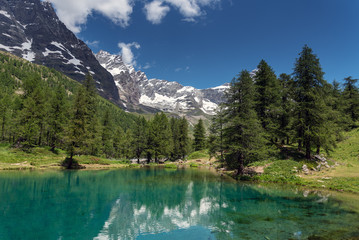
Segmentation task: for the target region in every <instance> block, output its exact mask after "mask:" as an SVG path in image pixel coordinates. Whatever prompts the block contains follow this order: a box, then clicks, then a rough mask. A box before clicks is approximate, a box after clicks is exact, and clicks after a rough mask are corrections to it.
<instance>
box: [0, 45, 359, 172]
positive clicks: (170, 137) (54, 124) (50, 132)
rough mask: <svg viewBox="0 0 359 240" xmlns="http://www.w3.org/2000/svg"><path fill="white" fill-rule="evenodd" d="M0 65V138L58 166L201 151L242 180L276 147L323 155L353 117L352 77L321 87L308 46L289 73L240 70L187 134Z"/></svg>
mask: <svg viewBox="0 0 359 240" xmlns="http://www.w3.org/2000/svg"><path fill="white" fill-rule="evenodd" d="M0 64H1V65H0V70H1V71H0V81H1V89H0V124H1V125H0V131H1V132H0V133H1V141H3V142H8V143H10V144H11V146H13V147H14V148H20V149H22V150H24V151H31V149H32V148H33V147H35V146H47V147H49V148H51V151H56V149H63V150H66V151H67V153H68V158H67V159H66V161H65V164H66V166H67V167H71V166H72V164H73V158H74V156H76V155H92V156H103V157H106V158H112V159H137V160H138V162H139V161H140V159H142V158H145V159H147V162H148V163H149V162H150V161H154V162H156V163H158V162H159V161H160V159H169V160H177V159H185V158H186V156H187V155H188V154H189V153H190V152H191V151H201V150H204V149H208V152H209V155H210V156H211V157H216V158H217V159H218V160H220V161H221V162H222V163H223V164H225V166H226V167H227V168H228V169H236V170H237V171H238V174H242V173H243V171H244V169H245V167H246V166H247V165H249V164H250V163H253V162H255V161H261V160H263V159H267V158H269V157H272V156H275V154H276V153H277V152H278V151H280V149H281V147H282V146H284V145H292V146H293V145H295V146H296V148H297V151H298V152H299V153H303V156H304V157H305V158H307V159H311V158H312V156H313V155H315V154H320V153H321V151H325V152H330V151H331V150H332V149H333V148H335V145H336V143H337V141H338V140H340V139H341V133H342V132H343V131H346V130H350V129H352V128H355V127H357V126H356V122H357V120H358V118H359V90H358V88H357V86H356V82H357V79H353V78H352V77H347V78H345V79H344V82H343V84H339V83H338V82H336V81H334V82H333V83H332V84H330V83H328V82H327V81H326V80H325V79H324V72H323V70H322V68H321V65H320V62H319V58H318V57H317V56H316V55H315V54H314V52H313V50H312V49H311V48H309V47H308V46H304V47H303V49H302V51H301V52H300V54H299V57H298V58H297V59H296V61H295V64H294V68H293V69H294V71H293V73H292V74H291V75H288V74H284V73H283V74H280V75H279V76H277V75H276V74H275V72H274V70H273V69H272V67H271V66H270V65H269V64H268V63H267V62H266V61H265V60H262V61H260V63H259V64H258V66H257V69H256V70H255V71H254V72H253V73H251V72H249V71H247V70H243V71H241V72H240V73H239V74H238V75H237V76H236V77H235V78H234V79H233V80H232V82H231V83H230V88H229V89H228V91H227V92H226V93H225V97H224V102H223V104H221V105H220V107H219V109H218V111H217V114H216V115H215V116H213V117H212V124H211V126H210V127H209V129H207V130H206V129H205V126H204V123H203V120H202V119H201V120H199V122H198V124H196V125H195V126H194V129H193V134H192V133H190V130H189V123H188V122H187V120H186V118H184V117H183V118H180V117H168V116H167V115H166V114H164V113H157V114H155V115H154V116H152V117H150V118H147V119H146V118H145V117H144V116H141V115H140V114H137V115H135V114H130V113H126V112H125V111H123V110H121V109H120V108H118V107H117V106H115V105H114V104H112V103H111V102H109V101H107V100H105V99H103V98H101V97H100V96H99V95H98V94H97V89H96V86H95V82H94V80H93V79H92V77H91V75H89V74H88V75H86V76H84V80H83V82H82V84H79V83H77V82H75V81H73V80H71V79H69V78H67V77H65V76H64V75H62V74H60V73H59V72H57V71H55V70H51V69H48V68H46V67H42V66H38V65H34V64H31V63H29V62H26V61H24V60H20V59H18V58H16V57H13V56H11V55H9V54H0ZM191 135H193V137H190V136H191ZM192 138H193V139H192Z"/></svg>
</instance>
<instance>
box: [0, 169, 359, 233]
mask: <svg viewBox="0 0 359 240" xmlns="http://www.w3.org/2000/svg"><path fill="white" fill-rule="evenodd" d="M358 200H359V197H358V198H357V199H355V197H354V200H353V199H352V200H351V202H358ZM349 202H350V201H349ZM358 237H359V214H358V212H357V211H356V210H355V208H352V207H351V206H350V205H348V203H347V201H343V198H342V197H341V198H340V199H339V198H337V197H335V196H332V194H331V193H320V192H313V191H308V190H300V189H296V187H292V188H288V187H283V186H282V187H280V186H263V185H258V184H248V183H237V182H234V181H231V180H230V179H226V178H221V177H219V176H217V175H215V174H213V173H212V172H210V171H207V170H199V169H186V170H166V169H160V168H148V169H144V168H142V169H123V170H106V171H102V170H101V171H43V172H42V171H34V172H21V171H18V172H15V171H14V172H0V239H2V240H4V239H11V240H14V239H77V240H79V239H138V240H152V239H153V240H154V239H156V240H161V239H169V240H177V239H185V240H192V239H193V240H202V239H203V240H211V239H357V238H358Z"/></svg>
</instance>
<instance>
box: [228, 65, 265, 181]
mask: <svg viewBox="0 0 359 240" xmlns="http://www.w3.org/2000/svg"><path fill="white" fill-rule="evenodd" d="M255 91H256V89H255V86H254V83H253V80H252V78H251V77H250V74H249V72H248V71H245V70H244V71H242V72H241V73H240V74H239V75H238V77H237V78H236V79H233V80H232V83H231V86H230V89H229V90H228V92H227V96H226V98H227V100H226V102H225V103H224V106H225V113H224V118H225V122H226V126H225V127H224V135H223V138H224V142H225V146H226V154H225V159H226V162H227V165H228V166H229V167H230V168H232V169H237V170H238V173H239V174H242V173H243V170H244V167H245V166H247V165H248V164H250V163H251V162H254V161H257V160H260V158H261V157H263V156H261V155H262V154H263V153H264V151H263V147H264V145H265V139H264V130H263V129H262V126H261V124H260V121H259V119H258V117H257V113H256V111H255V99H254V97H255V93H256V92H255Z"/></svg>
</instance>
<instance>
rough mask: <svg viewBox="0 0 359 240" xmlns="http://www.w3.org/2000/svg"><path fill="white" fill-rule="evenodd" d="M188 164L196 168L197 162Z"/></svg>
mask: <svg viewBox="0 0 359 240" xmlns="http://www.w3.org/2000/svg"><path fill="white" fill-rule="evenodd" d="M189 166H190V167H192V168H197V167H198V164H197V163H190V164H189Z"/></svg>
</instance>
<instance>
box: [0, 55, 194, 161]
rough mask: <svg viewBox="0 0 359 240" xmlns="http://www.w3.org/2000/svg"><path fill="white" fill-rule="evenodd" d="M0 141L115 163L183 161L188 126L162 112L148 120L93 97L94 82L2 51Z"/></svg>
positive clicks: (187, 145) (186, 123) (27, 149)
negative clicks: (48, 148) (141, 160)
mask: <svg viewBox="0 0 359 240" xmlns="http://www.w3.org/2000/svg"><path fill="white" fill-rule="evenodd" d="M0 133H1V135H0V140H1V141H7V142H9V143H10V144H12V145H13V146H15V147H17V148H21V149H23V150H26V151H27V152H29V153H31V152H32V151H33V150H34V149H36V147H37V146H48V147H50V149H51V151H53V152H56V151H57V150H56V149H59V148H62V149H66V150H67V152H68V154H69V157H70V159H72V158H73V156H75V155H80V156H76V159H77V160H78V161H79V162H80V163H81V160H79V159H81V155H93V156H96V157H97V158H100V157H101V156H105V157H108V158H113V159H124V158H126V159H131V158H135V157H136V158H137V159H140V158H143V157H147V158H148V162H149V161H151V160H153V159H155V161H158V160H159V159H160V158H167V159H170V158H171V159H179V158H185V156H186V155H187V154H188V152H189V146H190V143H189V141H190V139H189V137H188V122H187V120H186V119H185V118H182V119H177V118H176V119H175V118H172V119H171V120H169V119H168V117H167V116H166V115H165V114H164V113H160V114H156V115H155V116H154V118H153V119H151V120H149V121H147V120H145V118H144V117H141V116H137V115H134V114H129V113H126V112H124V111H123V110H121V109H120V108H119V107H118V106H116V105H114V104H113V103H111V102H109V101H107V100H105V99H103V98H101V97H100V96H99V95H98V94H97V90H96V87H95V83H94V80H93V78H92V76H91V75H89V74H88V75H86V77H85V78H84V81H83V84H82V85H81V84H80V83H78V82H76V81H73V80H71V79H69V78H68V77H66V76H64V75H62V74H60V73H59V72H57V71H55V70H52V69H48V68H46V67H42V66H38V65H34V64H31V63H29V62H27V61H24V60H22V59H19V58H17V57H14V56H12V55H10V54H6V53H0Z"/></svg>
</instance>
